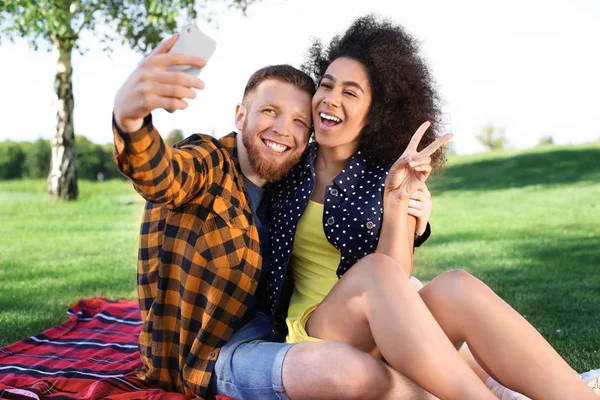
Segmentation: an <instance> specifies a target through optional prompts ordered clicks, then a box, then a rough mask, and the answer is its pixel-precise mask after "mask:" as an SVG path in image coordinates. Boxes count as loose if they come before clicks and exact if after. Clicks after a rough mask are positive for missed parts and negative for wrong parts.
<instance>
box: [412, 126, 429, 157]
mask: <svg viewBox="0 0 600 400" xmlns="http://www.w3.org/2000/svg"><path fill="white" fill-rule="evenodd" d="M430 126H431V122H429V121H425V122H423V123H422V124H421V126H420V127H419V129H417V131H416V132H415V133H414V135H413V136H412V138H411V139H410V142H409V143H408V146H407V147H406V149H407V150H409V151H411V152H415V151H417V147H419V143H421V139H422V138H423V135H424V134H425V132H426V131H427V129H429V127H430Z"/></svg>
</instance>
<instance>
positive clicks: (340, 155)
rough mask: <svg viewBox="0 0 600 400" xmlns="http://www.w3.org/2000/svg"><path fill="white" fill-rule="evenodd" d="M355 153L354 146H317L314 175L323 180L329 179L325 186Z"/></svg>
mask: <svg viewBox="0 0 600 400" xmlns="http://www.w3.org/2000/svg"><path fill="white" fill-rule="evenodd" d="M355 152H356V148H355V147H354V146H337V147H325V146H319V148H318V151H317V157H316V160H315V173H316V174H317V176H318V175H319V174H320V175H322V177H323V178H325V177H329V179H328V182H327V184H328V185H329V184H331V181H333V178H335V177H336V176H338V174H339V173H340V172H341V171H342V170H343V169H344V168H346V166H347V165H348V163H349V162H350V159H351V158H352V156H353V155H354V153H355Z"/></svg>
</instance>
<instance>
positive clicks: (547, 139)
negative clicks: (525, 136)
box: [538, 134, 554, 146]
mask: <svg viewBox="0 0 600 400" xmlns="http://www.w3.org/2000/svg"><path fill="white" fill-rule="evenodd" d="M553 144H554V138H553V137H552V135H549V134H548V135H544V136H542V137H541V138H540V141H539V142H538V146H551V145H553Z"/></svg>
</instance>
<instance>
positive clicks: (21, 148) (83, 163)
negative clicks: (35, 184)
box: [0, 129, 184, 180]
mask: <svg viewBox="0 0 600 400" xmlns="http://www.w3.org/2000/svg"><path fill="white" fill-rule="evenodd" d="M183 138H184V137H183V132H182V131H181V130H180V129H173V130H172V131H171V132H169V134H168V135H167V137H166V138H165V142H166V143H167V144H168V145H170V146H173V145H174V144H175V143H177V142H179V141H181V140H183ZM75 141H76V142H77V155H76V167H77V177H78V179H87V180H97V179H113V178H123V176H122V175H121V172H120V171H119V169H118V168H117V165H116V164H115V162H114V161H113V152H114V145H113V144H112V143H106V144H96V143H94V142H92V141H91V140H89V139H88V138H86V137H85V136H80V135H77V136H76V139H75ZM50 159H51V148H50V140H47V139H41V138H40V139H37V140H36V141H34V142H14V141H12V140H7V141H4V142H0V179H21V178H36V179H37V178H39V179H41V178H46V177H48V170H49V168H50Z"/></svg>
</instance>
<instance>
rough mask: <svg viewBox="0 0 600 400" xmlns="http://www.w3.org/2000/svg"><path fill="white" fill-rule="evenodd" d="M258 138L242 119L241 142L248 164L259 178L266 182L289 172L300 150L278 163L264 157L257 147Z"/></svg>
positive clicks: (299, 155) (274, 180)
mask: <svg viewBox="0 0 600 400" xmlns="http://www.w3.org/2000/svg"><path fill="white" fill-rule="evenodd" d="M254 138H256V140H253V139H254ZM259 140H261V139H260V138H259V137H258V136H257V135H256V133H255V132H249V131H248V126H247V124H246V121H244V126H243V130H242V143H243V144H244V147H245V148H246V153H247V154H248V160H249V161H250V166H251V167H252V169H253V170H254V172H256V174H257V175H258V176H259V177H260V178H261V179H264V180H265V181H267V182H268V183H273V182H276V181H278V180H280V179H281V178H283V177H284V176H285V175H287V173H288V172H290V170H291V169H292V167H293V166H294V165H296V163H297V162H298V161H299V160H300V157H301V156H302V152H298V154H297V155H292V156H288V157H287V158H285V159H284V161H283V162H282V163H279V162H277V161H275V160H269V159H265V157H263V156H262V155H261V152H260V150H259V149H258V146H259V145H260V144H259V143H257V141H259Z"/></svg>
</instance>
